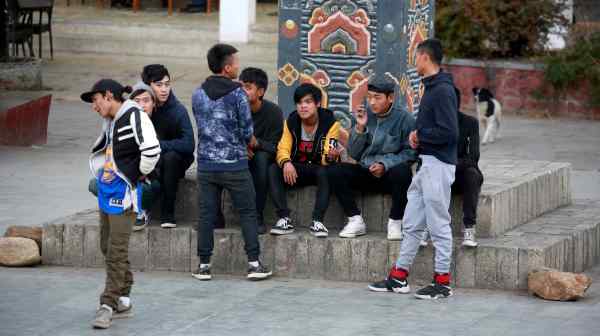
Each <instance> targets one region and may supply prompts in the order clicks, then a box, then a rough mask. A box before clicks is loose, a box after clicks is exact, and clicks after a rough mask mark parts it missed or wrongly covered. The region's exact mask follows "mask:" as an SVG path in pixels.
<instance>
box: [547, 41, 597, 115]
mask: <svg viewBox="0 0 600 336" xmlns="http://www.w3.org/2000/svg"><path fill="white" fill-rule="evenodd" d="M543 61H544V63H545V65H546V68H545V70H544V82H545V83H544V85H543V86H542V88H541V89H540V90H539V92H544V91H548V89H550V90H553V91H555V92H556V93H558V95H563V94H564V93H565V91H566V90H567V89H573V88H577V87H578V86H579V85H580V84H581V83H583V82H587V83H589V85H590V100H589V102H588V103H589V105H590V106H591V107H600V31H597V32H593V33H590V34H586V35H578V37H577V39H576V40H574V41H573V43H572V44H569V45H568V46H567V47H566V48H565V49H563V50H561V51H558V52H556V53H554V54H552V55H549V56H546V57H544V58H543ZM558 95H554V96H555V97H557V96H558Z"/></svg>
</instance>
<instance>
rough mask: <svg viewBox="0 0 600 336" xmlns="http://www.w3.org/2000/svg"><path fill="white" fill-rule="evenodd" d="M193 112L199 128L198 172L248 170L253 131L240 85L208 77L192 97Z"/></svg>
mask: <svg viewBox="0 0 600 336" xmlns="http://www.w3.org/2000/svg"><path fill="white" fill-rule="evenodd" d="M192 110H193V112H194V116H195V117H196V124H197V126H198V149H197V152H198V157H197V160H198V171H199V172H219V171H239V170H244V169H248V152H247V146H248V143H249V142H250V139H251V138H252V134H253V132H254V130H253V127H252V113H251V111H250V104H249V102H248V97H247V96H246V93H245V92H244V90H242V88H241V85H240V84H239V83H236V82H234V81H232V80H231V79H228V78H225V77H223V76H210V77H208V78H207V79H206V81H205V82H204V83H203V84H202V85H201V86H200V87H199V88H197V89H196V90H195V91H194V94H193V95H192Z"/></svg>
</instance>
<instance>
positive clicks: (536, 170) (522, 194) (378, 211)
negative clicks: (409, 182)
mask: <svg viewBox="0 0 600 336" xmlns="http://www.w3.org/2000/svg"><path fill="white" fill-rule="evenodd" d="M480 166H481V167H480V168H481V170H482V172H483V174H484V176H485V181H484V184H483V187H482V192H481V196H480V198H479V205H478V209H477V217H478V224H477V231H478V232H477V233H478V235H479V236H480V237H496V236H499V235H501V234H502V233H504V232H506V231H508V230H510V229H512V228H514V227H516V226H518V225H521V224H523V223H526V222H528V221H530V220H531V219H533V218H536V217H538V216H540V215H541V214H543V213H545V212H548V211H550V210H553V209H556V208H558V207H560V206H564V205H567V204H570V203H571V185H570V183H571V182H570V174H571V165H570V164H569V163H559V162H548V161H532V160H511V159H485V160H481V163H480ZM315 192H316V187H305V188H301V189H292V190H290V192H288V206H289V208H290V210H291V211H292V212H291V217H292V219H293V220H294V221H295V222H296V224H297V226H300V227H308V226H309V225H310V223H311V220H312V218H311V214H312V209H313V206H314V202H315ZM356 195H357V205H358V207H359V208H360V209H361V212H362V214H363V217H364V218H365V220H366V222H367V226H368V230H369V231H371V232H385V231H386V230H387V219H388V213H389V211H390V209H391V204H392V200H391V196H390V195H382V194H371V193H368V194H360V193H357V194H356ZM197 204H198V189H197V184H196V181H195V167H193V166H192V167H191V168H190V169H189V170H188V174H187V176H186V179H185V180H183V181H182V182H181V184H180V188H179V192H178V196H177V205H176V215H178V220H181V221H197V220H198V218H199V216H198V205H197ZM450 209H451V215H452V222H453V231H454V235H455V236H462V230H463V227H462V226H463V225H462V196H460V195H455V196H453V197H452V202H451V205H450ZM154 212H155V213H159V207H158V206H157V207H155V210H154ZM223 212H224V214H225V216H226V221H227V223H228V225H233V226H235V225H237V223H238V219H237V216H236V212H235V210H234V209H233V206H232V204H231V201H230V199H229V197H228V196H227V195H226V196H225V197H224V199H223ZM264 217H265V223H266V224H267V225H272V224H273V223H275V222H276V221H277V216H276V213H275V209H274V208H273V205H272V202H271V200H270V199H267V206H266V209H265V212H264ZM155 218H157V217H156V216H155ZM345 220H346V216H345V215H344V213H343V211H342V208H341V206H340V205H339V203H338V201H337V199H336V198H335V196H333V195H332V197H331V199H330V206H329V209H328V211H327V214H326V216H325V219H324V223H325V225H326V226H327V227H328V228H329V229H334V230H340V229H341V228H342V227H343V226H344V225H345Z"/></svg>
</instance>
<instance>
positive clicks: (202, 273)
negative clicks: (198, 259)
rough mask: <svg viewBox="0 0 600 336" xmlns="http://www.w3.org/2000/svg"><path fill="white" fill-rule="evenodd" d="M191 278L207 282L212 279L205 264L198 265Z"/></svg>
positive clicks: (208, 267)
mask: <svg viewBox="0 0 600 336" xmlns="http://www.w3.org/2000/svg"><path fill="white" fill-rule="evenodd" d="M192 276H193V277H194V278H196V279H198V280H202V281H207V280H210V279H212V275H211V273H210V266H209V265H207V264H200V265H198V269H197V270H196V271H194V272H192Z"/></svg>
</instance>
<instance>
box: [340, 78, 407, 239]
mask: <svg viewBox="0 0 600 336" xmlns="http://www.w3.org/2000/svg"><path fill="white" fill-rule="evenodd" d="M367 97H368V98H367V99H368V103H369V109H367V108H366V107H365V106H361V107H360V108H359V109H358V110H357V111H355V112H354V115H355V118H356V125H355V127H353V128H352V131H351V133H350V138H349V140H348V154H349V155H350V156H351V157H352V158H353V159H355V160H356V161H357V163H358V164H352V163H340V164H337V165H334V166H332V167H331V168H330V169H329V171H328V173H329V183H330V185H331V188H332V190H333V192H334V193H335V195H336V196H337V198H338V200H339V201H340V204H341V205H342V208H343V209H344V212H345V214H346V216H348V224H346V226H345V227H344V229H343V230H342V231H341V232H340V234H339V235H340V237H342V238H354V237H357V236H360V235H364V234H366V232H367V225H366V223H365V221H364V219H363V217H362V216H361V212H360V210H359V208H358V207H357V205H356V202H355V200H354V193H353V191H355V190H360V191H376V192H384V193H391V194H392V209H391V211H390V215H389V219H388V239H390V240H400V239H402V216H403V215H404V208H405V207H406V190H407V189H408V186H409V185H410V182H411V178H412V174H411V169H410V166H411V165H412V164H413V163H414V162H415V161H416V158H417V156H416V151H415V150H413V149H411V148H410V147H409V146H408V143H407V140H408V136H409V134H410V132H411V131H412V130H414V129H415V120H414V118H413V117H412V116H411V115H410V114H409V113H408V112H406V111H404V110H402V109H400V108H398V107H395V106H394V99H395V94H394V84H392V83H388V82H385V81H384V80H383V79H378V78H375V79H374V80H373V81H371V82H370V83H369V91H368V96H367Z"/></svg>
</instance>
